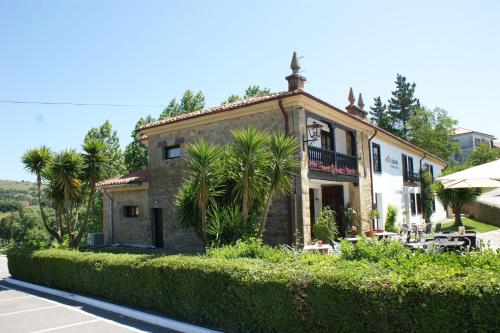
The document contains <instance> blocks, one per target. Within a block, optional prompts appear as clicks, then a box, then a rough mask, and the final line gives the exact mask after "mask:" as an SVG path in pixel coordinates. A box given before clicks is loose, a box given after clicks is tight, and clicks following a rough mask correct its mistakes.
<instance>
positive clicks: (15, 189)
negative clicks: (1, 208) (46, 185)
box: [0, 180, 36, 205]
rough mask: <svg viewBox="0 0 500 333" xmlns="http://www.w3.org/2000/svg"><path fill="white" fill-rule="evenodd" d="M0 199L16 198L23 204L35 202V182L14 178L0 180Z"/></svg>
mask: <svg viewBox="0 0 500 333" xmlns="http://www.w3.org/2000/svg"><path fill="white" fill-rule="evenodd" d="M0 200H16V201H20V202H22V203H24V204H25V205H33V204H36V184H35V183H31V182H22V181H15V180H0Z"/></svg>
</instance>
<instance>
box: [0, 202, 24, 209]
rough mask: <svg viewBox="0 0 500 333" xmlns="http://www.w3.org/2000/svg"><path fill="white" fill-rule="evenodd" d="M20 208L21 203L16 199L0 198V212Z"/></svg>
mask: <svg viewBox="0 0 500 333" xmlns="http://www.w3.org/2000/svg"><path fill="white" fill-rule="evenodd" d="M21 208H22V205H21V203H20V202H19V201H17V200H12V199H0V212H14V211H18V210H19V209H21Z"/></svg>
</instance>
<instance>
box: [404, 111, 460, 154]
mask: <svg viewBox="0 0 500 333" xmlns="http://www.w3.org/2000/svg"><path fill="white" fill-rule="evenodd" d="M408 124H409V128H410V132H409V134H408V139H409V140H410V142H411V143H413V144H414V145H415V146H417V147H420V148H422V149H424V150H426V151H428V152H430V153H432V154H434V155H436V156H438V157H440V158H442V159H443V160H446V161H448V160H451V158H452V156H453V154H455V153H458V152H460V146H459V145H458V143H457V142H455V141H454V140H452V138H451V137H450V135H449V134H450V132H451V130H452V129H453V127H454V126H455V125H456V124H457V121H456V120H454V119H452V118H451V117H449V116H448V113H447V112H446V110H443V109H441V108H435V109H434V110H432V111H431V110H428V109H426V108H418V109H417V110H415V113H414V114H413V115H412V116H411V117H410V118H409V120H408ZM430 138H432V140H430Z"/></svg>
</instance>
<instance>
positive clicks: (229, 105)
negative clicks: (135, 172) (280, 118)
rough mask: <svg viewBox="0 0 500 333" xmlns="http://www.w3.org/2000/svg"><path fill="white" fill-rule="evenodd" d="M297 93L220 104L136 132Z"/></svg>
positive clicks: (270, 95) (143, 127) (283, 93)
mask: <svg viewBox="0 0 500 333" xmlns="http://www.w3.org/2000/svg"><path fill="white" fill-rule="evenodd" d="M298 92H301V90H295V91H281V92H272V93H268V94H265V95H260V96H255V97H249V98H245V99H240V100H238V101H235V102H231V103H227V104H221V105H218V106H214V107H209V108H206V109H201V110H197V111H193V112H189V113H183V114H180V115H177V116H174V117H170V118H164V119H161V120H157V121H153V122H151V123H149V124H146V125H143V126H141V127H139V128H138V130H139V131H140V130H144V129H147V128H152V127H157V126H161V125H165V124H170V123H174V122H177V121H180V120H186V119H190V118H196V117H199V116H204V115H206V114H211V113H217V112H222V111H228V110H232V109H238V108H241V107H244V106H248V105H252V104H257V103H263V102H267V101H270V100H273V99H276V98H279V97H284V96H289V95H294V94H296V93H298Z"/></svg>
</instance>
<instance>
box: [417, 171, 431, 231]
mask: <svg viewBox="0 0 500 333" xmlns="http://www.w3.org/2000/svg"><path fill="white" fill-rule="evenodd" d="M432 182H433V180H432V175H431V173H430V172H429V171H424V170H423V169H420V193H421V199H420V201H421V206H422V215H423V218H424V219H425V223H430V222H431V215H432V209H433V203H434V188H433V184H432Z"/></svg>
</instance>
